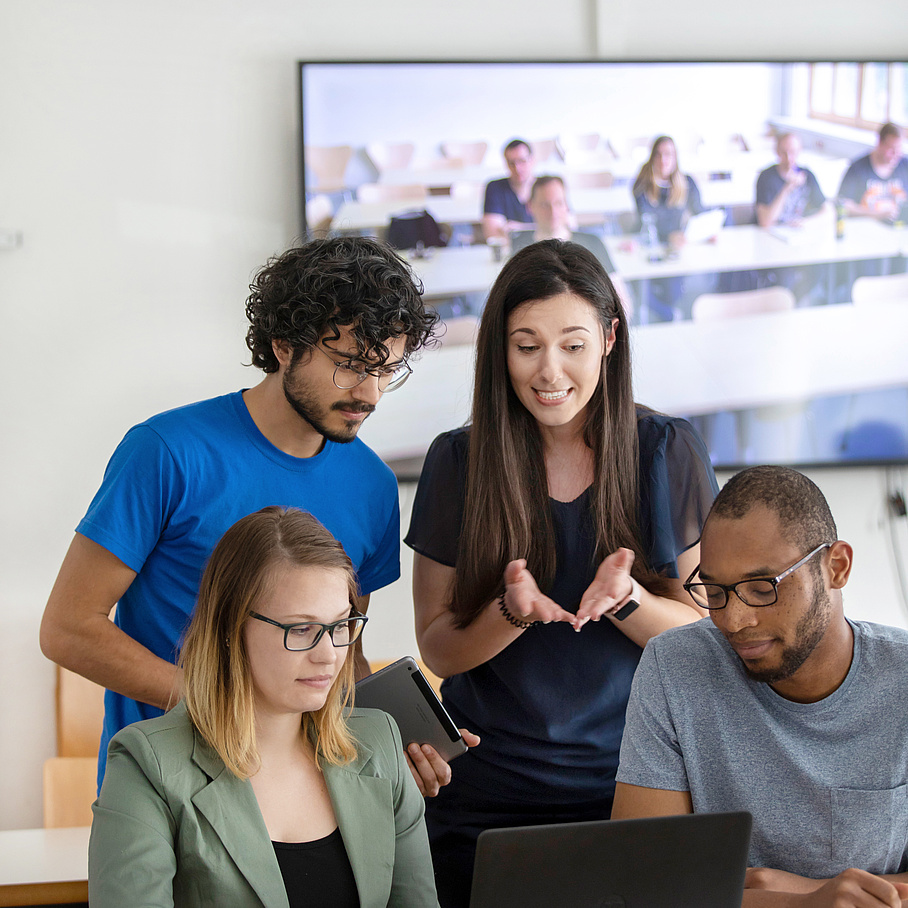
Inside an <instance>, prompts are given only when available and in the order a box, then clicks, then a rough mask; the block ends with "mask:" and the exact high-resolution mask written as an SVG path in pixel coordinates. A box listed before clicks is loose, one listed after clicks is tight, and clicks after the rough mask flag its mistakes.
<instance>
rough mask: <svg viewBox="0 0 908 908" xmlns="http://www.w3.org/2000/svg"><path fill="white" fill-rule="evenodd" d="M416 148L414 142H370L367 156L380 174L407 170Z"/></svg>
mask: <svg viewBox="0 0 908 908" xmlns="http://www.w3.org/2000/svg"><path fill="white" fill-rule="evenodd" d="M415 150H416V146H415V145H414V144H413V143H412V142H369V144H368V145H366V154H367V155H368V156H369V160H370V161H371V162H372V163H373V164H374V165H375V169H376V170H377V171H378V172H379V173H384V172H385V171H386V170H405V169H406V168H407V167H409V166H410V162H411V161H412V160H413V152H414V151H415Z"/></svg>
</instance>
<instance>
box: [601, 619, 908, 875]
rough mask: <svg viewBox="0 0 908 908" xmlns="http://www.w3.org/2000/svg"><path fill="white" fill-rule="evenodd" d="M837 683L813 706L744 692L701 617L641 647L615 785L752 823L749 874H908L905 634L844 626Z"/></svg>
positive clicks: (722, 645) (748, 683) (732, 661)
mask: <svg viewBox="0 0 908 908" xmlns="http://www.w3.org/2000/svg"><path fill="white" fill-rule="evenodd" d="M849 623H850V624H851V627H852V629H853V631H854V655H853V658H852V662H851V668H850V669H849V671H848V674H847V676H846V677H845V680H844V681H843V682H842V684H841V685H840V686H839V687H838V689H837V690H835V691H833V693H832V694H830V695H829V696H828V697H826V698H825V699H823V700H820V701H819V702H817V703H795V702H793V701H791V700H786V699H785V698H784V697H781V696H779V695H778V694H777V693H776V692H775V691H774V690H773V689H772V688H771V687H770V686H769V685H768V684H764V683H761V682H759V681H752V680H750V678H748V677H747V675H746V673H745V672H744V668H743V666H742V663H741V660H740V658H739V657H738V656H737V654H736V653H735V651H734V650H733V649H732V648H731V646H730V645H729V644H728V642H727V641H726V639H725V637H724V636H723V635H722V634H721V633H720V631H719V630H718V629H717V628H716V627H715V625H714V624H713V622H712V620H711V619H709V618H704V619H703V620H702V621H698V622H697V623H696V624H693V625H688V626H686V627H680V628H672V629H671V630H668V631H665V632H664V633H662V634H660V635H659V636H658V637H655V638H653V639H652V640H650V642H649V643H648V644H647V646H646V650H645V652H644V653H643V658H642V659H641V660H640V666H639V668H638V669H637V676H636V678H635V679H634V687H633V691H632V693H631V699H630V704H629V705H628V709H627V728H626V730H625V733H624V741H623V743H622V745H621V765H620V767H619V769H618V781H620V782H622V783H627V784H629V785H638V786H642V787H644V788H658V789H662V790H668V791H689V792H690V794H691V799H692V801H693V808H694V811H695V812H696V813H701V812H715V811H727V810H749V811H750V812H751V813H752V814H753V818H754V824H753V835H752V837H751V848H750V856H749V863H750V864H751V866H755V867H773V868H775V869H778V870H787V871H789V872H790V873H797V874H801V875H804V876H809V877H812V878H815V879H824V878H827V877H832V876H835V875H836V874H838V873H841V872H842V871H843V870H845V869H846V868H848V867H859V868H861V869H863V870H868V871H870V872H871V873H900V872H903V871H905V870H906V869H908V710H906V709H905V703H906V702H908V671H906V665H908V631H905V630H902V629H900V628H892V627H885V626H883V625H879V624H870V623H868V622H863V621H852V622H849Z"/></svg>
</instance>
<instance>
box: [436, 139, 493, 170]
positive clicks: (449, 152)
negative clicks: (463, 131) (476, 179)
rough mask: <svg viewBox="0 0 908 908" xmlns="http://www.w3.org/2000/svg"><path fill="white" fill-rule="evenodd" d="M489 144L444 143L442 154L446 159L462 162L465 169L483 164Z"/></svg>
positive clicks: (442, 144)
mask: <svg viewBox="0 0 908 908" xmlns="http://www.w3.org/2000/svg"><path fill="white" fill-rule="evenodd" d="M488 149H489V143H488V142H442V143H441V153H442V154H443V155H444V156H445V157H446V158H454V159H456V160H459V161H462V162H463V166H464V167H474V166H476V165H478V164H481V163H482V162H483V159H484V158H485V156H486V151H488Z"/></svg>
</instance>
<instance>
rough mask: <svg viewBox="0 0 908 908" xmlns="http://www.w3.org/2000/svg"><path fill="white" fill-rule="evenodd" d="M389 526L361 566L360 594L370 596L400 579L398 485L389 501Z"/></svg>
mask: <svg viewBox="0 0 908 908" xmlns="http://www.w3.org/2000/svg"><path fill="white" fill-rule="evenodd" d="M386 514H387V524H386V526H385V532H384V533H383V534H382V537H381V541H380V542H379V544H378V547H377V548H376V549H375V550H374V551H373V552H372V553H371V554H370V555H369V557H368V558H366V559H365V560H364V561H363V563H362V564H361V565H360V566H359V570H358V571H357V578H358V580H359V589H360V593H362V595H363V596H368V595H369V594H370V593H374V592H375V591H376V590H380V589H381V588H382V587H385V586H387V585H388V584H389V583H394V581H395V580H397V578H398V577H400V500H399V499H398V497H397V485H396V483H395V484H394V488H393V494H392V495H391V496H390V498H389V500H388V507H387V510H386Z"/></svg>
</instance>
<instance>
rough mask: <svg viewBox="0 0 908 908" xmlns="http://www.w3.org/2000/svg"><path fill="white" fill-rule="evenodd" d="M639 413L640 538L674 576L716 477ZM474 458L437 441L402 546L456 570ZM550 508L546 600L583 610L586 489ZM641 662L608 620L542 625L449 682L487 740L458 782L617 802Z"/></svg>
mask: <svg viewBox="0 0 908 908" xmlns="http://www.w3.org/2000/svg"><path fill="white" fill-rule="evenodd" d="M638 415H639V416H640V418H639V419H638V423H637V432H638V436H639V440H640V480H639V481H640V486H639V489H640V511H639V518H640V530H641V536H642V539H643V543H644V545H645V546H646V548H647V555H648V558H649V561H650V565H651V567H652V568H653V569H654V570H657V571H660V572H661V573H663V574H665V575H666V576H669V577H677V576H678V571H677V564H676V559H677V556H678V555H679V554H681V552H683V551H685V550H686V549H688V548H690V547H691V546H692V545H694V544H695V543H696V542H697V541H698V540H699V538H700V529H701V527H702V525H703V521H704V520H705V519H706V514H707V512H708V511H709V507H710V505H711V503H712V500H713V498H714V497H715V495H716V492H717V486H716V480H715V477H714V475H713V471H712V467H711V466H710V462H709V456H708V454H707V451H706V448H705V446H704V445H703V442H702V440H701V439H700V437H699V436H698V435H697V434H696V432H695V431H694V430H693V428H692V427H691V425H690V424H689V423H687V422H685V421H684V420H681V419H673V418H670V417H667V416H662V415H660V414H654V413H648V412H647V413H645V415H644V413H643V412H641V413H640V414H638ZM468 455H469V430H468V429H455V430H454V431H452V432H446V433H445V434H444V435H440V436H439V437H438V438H437V439H436V440H435V441H434V442H433V443H432V447H431V448H430V449H429V453H428V455H427V457H426V463H425V466H424V467H423V472H422V476H421V477H420V480H419V488H418V490H417V493H416V498H415V501H414V505H413V517H412V521H411V523H410V529H409V532H408V533H407V536H406V539H405V540H404V541H405V542H406V543H407V545H409V546H410V547H411V548H413V549H414V550H415V551H417V552H419V553H420V554H421V555H425V556H426V557H428V558H431V559H432V560H433V561H437V562H439V563H441V564H446V565H449V566H453V565H454V564H455V563H456V559H457V548H458V541H459V537H460V529H461V524H462V522H463V504H464V492H465V486H466V475H467V464H468ZM550 506H551V508H552V515H553V518H554V524H555V536H556V546H557V549H556V558H557V561H556V573H555V579H554V583H553V586H552V588H551V589H550V590H549V591H548V594H549V595H550V596H551V598H552V599H553V600H554V601H555V602H557V603H558V604H559V605H561V606H562V608H564V609H566V610H567V611H571V612H576V611H577V608H578V606H579V604H580V599H581V597H582V595H583V593H584V591H585V590H586V588H587V587H588V586H589V585H590V583H591V582H592V580H593V576H594V575H595V573H596V568H597V567H598V564H597V563H596V558H595V555H596V534H595V530H594V527H593V523H592V511H591V507H590V492H589V490H587V491H586V492H584V493H583V494H582V495H581V496H580V497H579V498H577V499H575V500H574V501H572V502H559V501H554V500H550ZM492 592H493V591H491V590H490V591H489V595H490V597H491V595H492ZM501 620H502V621H504V618H502V619H501ZM640 653H641V649H640V647H639V646H638V645H637V644H636V643H634V642H633V641H632V640H630V639H629V638H628V637H626V636H625V635H624V634H622V633H621V631H619V630H618V629H617V628H616V627H615V626H614V625H613V624H612V622H611V621H599V622H590V623H589V624H587V625H586V626H585V627H584V628H583V630H582V631H581V632H580V633H579V634H578V633H575V632H574V630H573V629H572V628H571V627H570V625H568V624H564V623H552V624H546V625H536V626H534V627H531V628H529V629H528V630H526V631H525V632H524V633H523V634H521V635H520V637H518V638H517V639H516V640H514V642H513V643H511V644H509V645H508V646H507V647H505V649H503V650H502V651H501V652H500V653H498V655H496V656H494V657H493V658H492V659H490V660H489V661H488V662H485V663H483V664H482V665H479V666H477V667H476V668H474V669H471V670H470V671H468V672H464V673H462V674H458V675H453V676H452V677H450V678H447V679H446V680H445V681H444V683H443V685H442V692H443V695H444V703H445V706H446V707H447V709H448V711H449V712H450V713H451V716H452V718H453V719H454V721H455V722H456V724H457V725H458V726H461V727H465V728H469V729H470V730H471V731H474V732H476V733H477V734H479V735H480V736H481V737H482V746H481V747H477V748H474V749H472V750H470V751H469V753H466V754H464V755H463V756H462V757H460V758H458V760H457V766H456V768H455V770H454V771H455V773H456V774H457V778H458V781H459V782H464V783H466V784H468V785H470V786H472V787H474V788H476V789H479V790H480V791H482V792H484V793H485V794H486V795H487V796H489V797H490V798H492V799H496V800H497V801H498V802H499V803H502V802H504V803H514V802H519V803H521V804H533V803H535V804H565V805H566V804H577V803H580V802H585V801H587V800H593V799H603V800H604V799H607V798H610V797H611V796H612V794H613V792H614V787H615V770H616V769H617V766H618V748H619V746H620V743H621V734H622V731H623V729H624V711H625V707H626V705H627V698H628V695H629V694H630V688H631V680H632V678H633V675H634V670H635V669H636V667H637V662H638V660H639V659H640Z"/></svg>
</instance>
